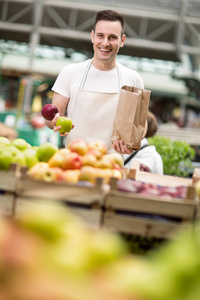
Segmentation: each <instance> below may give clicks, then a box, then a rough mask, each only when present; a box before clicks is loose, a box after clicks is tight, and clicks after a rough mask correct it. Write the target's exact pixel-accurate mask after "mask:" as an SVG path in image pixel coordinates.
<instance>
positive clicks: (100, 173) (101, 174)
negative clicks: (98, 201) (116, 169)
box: [95, 168, 112, 184]
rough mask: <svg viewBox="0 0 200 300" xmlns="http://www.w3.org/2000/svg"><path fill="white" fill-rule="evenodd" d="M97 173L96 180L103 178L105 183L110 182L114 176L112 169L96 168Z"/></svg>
mask: <svg viewBox="0 0 200 300" xmlns="http://www.w3.org/2000/svg"><path fill="white" fill-rule="evenodd" d="M95 174H96V178H95V182H96V179H97V178H102V179H103V183H104V184H109V182H110V178H111V176H112V170H111V169H101V168H96V170H95Z"/></svg>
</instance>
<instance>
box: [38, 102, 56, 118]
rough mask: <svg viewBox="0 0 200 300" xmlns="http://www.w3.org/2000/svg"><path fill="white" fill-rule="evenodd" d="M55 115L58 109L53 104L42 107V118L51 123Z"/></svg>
mask: <svg viewBox="0 0 200 300" xmlns="http://www.w3.org/2000/svg"><path fill="white" fill-rule="evenodd" d="M57 113H58V108H57V106H55V105H53V104H46V105H44V106H43V108H42V110H41V114H42V116H43V118H45V119H46V120H49V121H51V120H52V119H53V118H54V117H55V115H56V114H57Z"/></svg>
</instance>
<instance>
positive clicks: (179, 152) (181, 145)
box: [148, 136, 195, 177]
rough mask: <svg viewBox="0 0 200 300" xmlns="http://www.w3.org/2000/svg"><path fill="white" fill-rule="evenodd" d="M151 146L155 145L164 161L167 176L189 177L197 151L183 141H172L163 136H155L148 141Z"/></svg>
mask: <svg viewBox="0 0 200 300" xmlns="http://www.w3.org/2000/svg"><path fill="white" fill-rule="evenodd" d="M148 142H149V145H154V146H155V147H156V150H157V152H158V153H159V154H160V155H161V157H162V160H163V169H164V174H165V175H175V176H180V177H187V176H188V175H189V173H190V170H191V169H193V166H192V159H193V158H194V156H195V150H194V149H193V148H192V147H191V146H190V145H189V144H188V143H187V142H182V141H172V140H171V139H170V138H166V137H163V136H154V137H151V138H149V139H148Z"/></svg>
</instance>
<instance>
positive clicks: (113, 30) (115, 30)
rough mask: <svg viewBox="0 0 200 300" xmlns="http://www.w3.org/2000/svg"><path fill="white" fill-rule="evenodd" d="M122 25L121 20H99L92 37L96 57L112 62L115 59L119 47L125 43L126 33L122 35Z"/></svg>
mask: <svg viewBox="0 0 200 300" xmlns="http://www.w3.org/2000/svg"><path fill="white" fill-rule="evenodd" d="M121 33H122V27H121V24H120V22H119V21H115V22H111V21H103V20H102V21H99V22H97V24H96V28H95V32H94V31H92V33H91V38H92V43H93V49H94V58H95V59H98V60H101V61H106V62H112V61H113V60H115V58H116V56H117V53H118V51H119V48H120V47H122V46H123V45H124V42H125V35H124V36H123V37H121Z"/></svg>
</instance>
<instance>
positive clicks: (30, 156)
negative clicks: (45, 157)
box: [23, 148, 39, 169]
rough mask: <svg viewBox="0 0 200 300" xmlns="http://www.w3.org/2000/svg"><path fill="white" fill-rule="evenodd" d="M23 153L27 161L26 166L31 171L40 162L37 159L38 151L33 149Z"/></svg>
mask: <svg viewBox="0 0 200 300" xmlns="http://www.w3.org/2000/svg"><path fill="white" fill-rule="evenodd" d="M23 153H24V157H25V160H26V166H27V168H28V169H30V168H31V167H32V166H34V165H35V164H37V163H38V162H39V159H38V157H37V150H34V149H33V148H28V149H25V150H24V152H23Z"/></svg>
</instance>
